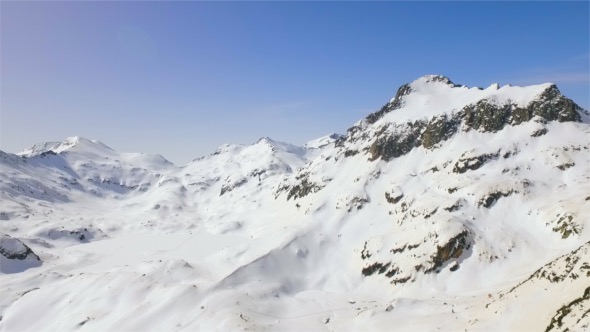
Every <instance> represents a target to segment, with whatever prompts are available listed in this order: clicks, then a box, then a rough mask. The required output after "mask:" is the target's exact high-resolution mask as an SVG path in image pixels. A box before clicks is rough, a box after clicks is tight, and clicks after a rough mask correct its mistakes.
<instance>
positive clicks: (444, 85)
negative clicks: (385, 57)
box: [356, 75, 587, 128]
mask: <svg viewBox="0 0 590 332" xmlns="http://www.w3.org/2000/svg"><path fill="white" fill-rule="evenodd" d="M483 105H488V106H489V107H483ZM482 107H483V108H485V111H484V110H483V108H482ZM470 109H471V110H475V113H476V114H482V113H489V115H490V116H496V115H497V116H499V117H502V118H506V119H505V120H508V122H510V121H511V115H512V113H513V112H515V113H519V114H520V113H522V112H523V111H521V110H522V109H525V110H526V111H524V113H526V116H525V118H527V119H530V118H532V117H533V116H535V115H539V116H541V117H543V118H545V119H546V120H549V121H552V120H558V121H581V120H582V117H583V116H584V115H587V112H585V111H584V110H583V109H582V108H581V107H579V106H578V105H576V104H575V103H574V102H573V101H571V100H570V99H568V98H566V97H564V96H563V95H562V94H561V92H560V91H559V89H558V88H557V86H556V85H555V84H553V83H544V84H538V85H531V86H524V87H521V86H511V85H504V86H502V87H500V85H499V84H497V83H494V84H492V85H490V86H489V87H488V88H486V89H481V88H478V87H467V86H464V85H457V84H454V83H453V82H452V81H451V80H450V79H449V78H447V77H445V76H440V75H427V76H423V77H420V78H418V79H416V80H415V81H413V82H412V83H408V84H404V85H402V86H401V87H400V88H399V89H398V91H397V93H396V95H395V97H394V98H392V99H391V100H390V101H389V102H388V103H387V104H385V105H384V106H383V107H382V108H381V109H380V110H379V111H377V112H375V113H372V114H369V115H368V116H367V117H366V118H365V119H363V120H361V121H360V122H359V123H357V124H356V126H360V127H363V128H364V127H366V126H368V125H372V124H373V123H375V122H377V121H379V122H380V123H381V124H384V123H404V122H408V121H412V122H413V121H417V120H425V121H428V120H430V119H432V118H434V117H437V116H447V117H453V116H455V115H457V114H466V113H468V110H470ZM478 110H482V112H479V111H478ZM471 113H473V112H471ZM558 113H559V114H558ZM460 117H461V118H463V116H460ZM517 122H518V120H517Z"/></svg>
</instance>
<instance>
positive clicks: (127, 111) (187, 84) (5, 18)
mask: <svg viewBox="0 0 590 332" xmlns="http://www.w3.org/2000/svg"><path fill="white" fill-rule="evenodd" d="M0 11H1V35H0V37H1V39H0V46H1V59H0V60H1V62H0V69H1V72H0V78H1V81H0V88H1V90H0V93H1V95H0V97H1V101H0V107H1V109H0V111H1V113H0V129H1V132H0V149H1V150H4V151H8V152H18V151H20V150H22V149H24V148H25V147H27V146H28V145H31V144H33V143H36V142H42V141H52V140H55V141H61V140H63V139H65V138H66V137H68V136H74V135H78V136H83V137H86V138H90V139H99V140H101V141H102V142H104V143H105V144H107V145H109V146H111V147H112V148H114V149H116V150H118V151H122V152H146V153H161V154H163V155H164V157H166V158H168V159H170V160H171V161H173V162H175V163H177V164H184V163H186V162H188V161H189V160H191V159H193V158H196V157H198V156H201V155H205V154H209V153H211V152H213V151H214V150H215V149H216V147H217V146H219V145H221V144H223V143H228V142H235V143H245V144H247V143H252V142H254V141H256V140H257V139H258V138H259V137H261V136H269V137H272V138H274V139H277V140H282V141H288V142H292V143H295V144H302V143H304V142H305V141H307V140H310V139H313V138H316V137H319V136H323V135H325V134H328V133H330V132H340V133H343V132H345V130H346V129H347V128H348V127H349V126H351V125H352V124H353V123H354V122H355V121H357V120H359V119H360V118H362V117H364V116H365V115H366V114H368V113H369V112H372V111H375V110H377V109H378V108H379V107H380V106H382V105H383V104H384V103H386V102H387V101H388V100H389V99H390V98H391V97H392V96H393V95H394V94H395V92H396V90H397V88H398V86H399V85H401V84H403V83H406V82H411V81H412V80H414V79H415V78H417V77H419V76H422V75H425V74H443V75H446V76H448V77H449V78H451V79H452V80H453V81H454V82H456V83H459V84H465V85H468V86H483V87H486V86H489V85H490V84H491V83H494V82H498V83H500V84H508V83H510V84H515V85H525V84H533V83H542V82H548V81H550V82H555V83H557V84H558V86H559V87H560V89H561V91H562V92H563V93H564V94H566V95H567V96H569V97H570V98H572V99H574V101H576V102H577V103H578V104H580V105H581V106H582V107H584V108H588V106H589V104H590V97H589V61H590V58H589V50H590V46H589V40H590V33H589V11H590V8H589V3H588V2H586V1H583V2H438V3H435V2H418V3H411V2H370V3H366V2H245V3H244V2H221V3H219V2H126V1H117V2H6V1H2V2H0Z"/></svg>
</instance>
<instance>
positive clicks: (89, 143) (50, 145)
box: [18, 136, 113, 157]
mask: <svg viewBox="0 0 590 332" xmlns="http://www.w3.org/2000/svg"><path fill="white" fill-rule="evenodd" d="M72 149H76V150H107V151H113V149H111V148H110V147H108V146H106V145H104V144H103V143H102V142H100V141H98V140H90V139H87V138H84V137H80V136H72V137H68V138H66V139H65V140H64V141H62V142H43V143H37V144H34V145H32V146H30V147H28V148H26V149H25V150H23V151H21V152H19V153H18V155H19V156H23V157H35V156H38V155H40V154H43V153H46V152H49V151H51V152H53V153H60V152H63V151H69V150H72Z"/></svg>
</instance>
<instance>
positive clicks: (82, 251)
mask: <svg viewBox="0 0 590 332" xmlns="http://www.w3.org/2000/svg"><path fill="white" fill-rule="evenodd" d="M589 134H590V113H589V112H588V111H586V110H584V109H582V108H581V107H579V106H578V105H577V104H576V103H574V102H573V101H572V100H570V99H568V98H567V97H565V96H563V95H562V94H561V93H560V91H559V89H558V88H557V86H555V85H553V84H541V85H534V86H527V87H518V86H509V85H508V86H502V87H500V86H499V85H498V84H492V85H491V86H489V87H488V88H485V89H482V88H477V87H472V88H470V87H466V86H462V85H458V84H455V83H453V82H452V81H451V80H450V79H449V78H447V77H444V76H438V75H428V76H424V77H421V78H418V79H417V80H415V81H414V82H411V83H408V84H405V85H403V86H401V87H400V88H399V90H398V91H397V94H396V95H395V97H394V98H392V99H391V100H390V101H389V102H387V103H386V104H385V105H384V106H383V107H382V108H381V109H380V110H378V111H376V112H375V113H372V114H369V115H368V116H367V117H366V118H364V119H361V120H360V121H358V122H357V123H355V124H354V125H353V126H352V127H350V128H349V129H348V131H347V133H346V134H345V135H338V134H331V135H327V136H325V137H322V138H319V139H316V140H313V141H310V142H308V143H307V144H305V145H304V146H301V147H300V146H294V145H291V144H288V143H282V142H277V141H274V140H272V139H270V138H267V137H265V138H261V139H260V140H259V141H257V142H256V143H254V144H252V145H248V146H244V145H237V144H226V145H223V146H221V147H220V148H219V149H217V151H215V152H214V153H213V154H211V155H209V156H205V157H202V158H198V159H195V160H193V161H191V162H190V163H188V164H187V165H184V166H177V165H174V164H172V163H170V162H169V161H167V160H166V159H164V158H163V157H162V156H160V155H147V154H140V153H119V152H117V151H114V150H112V149H111V148H109V147H107V146H106V145H104V144H102V143H101V142H99V141H96V140H88V139H85V138H81V137H70V138H68V139H66V140H65V141H63V142H47V143H40V144H36V145H34V146H32V147H30V148H28V149H26V150H24V151H23V152H21V153H19V154H10V153H5V152H2V151H0V233H1V235H0V294H2V296H0V316H1V319H0V330H6V331H16V330H18V331H21V330H32V331H40V330H52V331H57V330H59V331H63V330H78V329H88V330H138V331H139V330H141V331H145V330H154V331H163V330H166V331H168V330H182V329H186V330H207V331H208V330H246V329H248V330H267V329H270V330H330V331H331V330H336V331H340V330H355V331H358V330H363V331H365V330H371V331H373V330H381V331H391V330H401V331H408V330H412V331H414V330H424V331H433V330H437V329H440V330H447V331H448V330H454V331H457V330H461V331H463V330H512V331H516V330H518V331H520V330H531V331H539V330H545V331H554V330H555V331H562V330H570V331H577V330H579V331H581V330H588V329H590V215H589V211H590V209H589V207H590V151H589V149H590V136H589Z"/></svg>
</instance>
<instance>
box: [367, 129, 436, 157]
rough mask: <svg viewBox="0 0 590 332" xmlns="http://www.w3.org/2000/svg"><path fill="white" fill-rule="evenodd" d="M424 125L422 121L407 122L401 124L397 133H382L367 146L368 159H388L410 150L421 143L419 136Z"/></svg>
mask: <svg viewBox="0 0 590 332" xmlns="http://www.w3.org/2000/svg"><path fill="white" fill-rule="evenodd" d="M424 127H425V123H424V122H423V121H415V122H414V123H410V122H408V123H407V124H405V125H403V126H402V128H401V129H402V130H400V132H398V133H394V134H382V135H381V136H379V137H378V138H377V139H376V140H375V141H374V142H373V144H371V146H370V147H369V153H370V154H371V157H370V158H369V160H371V161H373V160H377V159H378V158H381V159H382V160H384V161H389V160H391V159H393V158H398V157H400V156H403V155H405V154H406V153H408V152H410V151H412V149H413V148H415V147H418V146H420V145H421V143H422V141H421V139H420V136H421V132H422V129H423V128H424Z"/></svg>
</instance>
